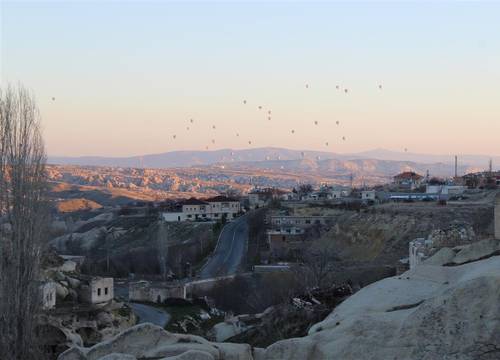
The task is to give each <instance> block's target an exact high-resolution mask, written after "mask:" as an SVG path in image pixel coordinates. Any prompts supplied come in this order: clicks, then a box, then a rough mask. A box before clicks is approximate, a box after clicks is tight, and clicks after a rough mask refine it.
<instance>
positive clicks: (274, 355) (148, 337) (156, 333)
mask: <svg viewBox="0 0 500 360" xmlns="http://www.w3.org/2000/svg"><path fill="white" fill-rule="evenodd" d="M495 246H496V245H494V243H493V242H484V243H482V244H479V243H478V244H474V247H471V246H468V247H461V248H459V249H454V250H452V252H453V254H454V255H453V256H454V257H453V259H455V260H454V261H464V262H465V264H463V265H454V266H439V265H428V264H422V265H419V266H417V267H416V268H415V269H413V270H410V271H408V272H406V273H404V274H402V275H401V276H396V277H392V278H387V279H384V280H382V281H379V282H376V283H373V284H371V285H369V286H367V287H365V288H363V289H361V290H360V291H359V292H357V293H356V294H354V295H353V296H351V297H350V298H348V299H347V300H346V301H344V302H343V303H342V304H341V305H339V306H338V307H337V308H336V309H335V310H334V311H333V313H332V314H330V315H329V316H328V317H327V318H326V319H325V320H324V321H322V322H320V323H318V324H316V325H314V326H313V327H312V328H311V329H310V331H309V335H308V336H306V337H304V338H296V339H288V340H283V341H280V342H277V343H275V344H273V345H271V346H269V347H268V348H267V349H251V348H250V346H248V345H241V344H223V343H210V342H208V341H207V340H205V339H203V338H200V337H197V336H190V335H175V334H171V333H168V332H166V331H165V330H163V329H161V328H159V327H156V326H153V325H151V324H143V325H139V326H135V327H133V328H131V329H129V330H126V331H125V332H123V333H122V334H120V335H118V336H117V337H115V338H113V339H112V340H110V341H108V342H104V343H101V344H98V345H96V346H94V347H92V348H88V349H81V348H77V349H71V350H68V351H67V352H65V353H63V354H62V355H61V356H60V358H59V360H97V359H99V358H102V357H104V356H106V355H108V354H112V353H124V354H128V355H132V356H135V357H136V358H143V359H148V358H150V359H151V358H155V359H161V358H164V360H168V359H182V360H193V359H196V360H212V359H214V360H279V359H287V360H323V359H324V360H330V359H332V360H335V359H341V360H350V359H352V360H359V359H363V360H414V359H419V360H475V359H498V358H500V305H499V304H500V303H499V301H500V256H495V255H494V254H495V252H496V250H495V249H496V247H495ZM486 249H489V250H488V251H487V250H486ZM491 251H493V253H492V252H491ZM488 252H490V253H489V255H488V254H486V253H488ZM459 254H461V255H460V257H458V258H457V256H458V255H459ZM485 254H486V255H485ZM450 255H451V253H450V252H447V253H444V252H443V253H442V254H441V255H440V256H442V258H444V259H446V264H448V258H449V257H450ZM490 255H491V256H490ZM478 256H479V258H480V259H482V260H477V261H473V259H476V258H478ZM457 259H458V260H457Z"/></svg>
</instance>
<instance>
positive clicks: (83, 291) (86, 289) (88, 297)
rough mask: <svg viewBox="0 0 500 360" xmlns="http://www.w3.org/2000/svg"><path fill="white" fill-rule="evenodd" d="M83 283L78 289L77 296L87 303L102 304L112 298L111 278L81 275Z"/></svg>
mask: <svg viewBox="0 0 500 360" xmlns="http://www.w3.org/2000/svg"><path fill="white" fill-rule="evenodd" d="M80 280H82V281H83V284H82V285H81V286H80V289H79V296H80V299H82V301H83V302H86V303H88V304H102V303H106V302H109V301H111V300H113V298H114V284H113V278H102V277H82V278H81V279H80Z"/></svg>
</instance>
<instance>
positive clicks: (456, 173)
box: [455, 155, 458, 179]
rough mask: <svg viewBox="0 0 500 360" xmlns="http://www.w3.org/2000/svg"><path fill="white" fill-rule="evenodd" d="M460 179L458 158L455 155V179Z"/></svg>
mask: <svg viewBox="0 0 500 360" xmlns="http://www.w3.org/2000/svg"><path fill="white" fill-rule="evenodd" d="M457 177H458V156H457V155H455V179H456V178H457Z"/></svg>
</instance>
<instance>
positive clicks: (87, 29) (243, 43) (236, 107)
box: [0, 0, 500, 156]
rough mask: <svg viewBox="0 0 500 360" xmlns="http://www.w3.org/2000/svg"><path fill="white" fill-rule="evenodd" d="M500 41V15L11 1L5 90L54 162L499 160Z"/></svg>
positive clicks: (1, 47) (0, 16)
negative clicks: (19, 95)
mask: <svg viewBox="0 0 500 360" xmlns="http://www.w3.org/2000/svg"><path fill="white" fill-rule="evenodd" d="M499 34H500V2H451V1H447V2H443V1H440V2H437V1H436V2H432V1H428V2H395V1H392V2H316V3H312V2H283V1H279V2H273V3H271V2H236V1H234V2H207V1H205V2H189V1H184V2H170V1H149V2H147V1H141V2H138V1H137V2H133V1H126V2H125V1H121V2H120V1H79V2H75V1H58V2H42V1H35V2H20V1H5V0H0V80H1V82H2V86H4V85H6V84H7V83H17V82H21V83H22V84H23V85H25V86H26V87H28V88H30V89H32V90H33V93H34V94H35V96H36V98H37V100H38V104H39V107H40V111H41V115H42V120H43V128H44V136H45V140H46V146H47V151H48V153H49V155H54V156H55V155H59V156H60V155H68V156H83V155H103V156H128V155H139V154H150V153H160V152H166V151H172V150H204V149H206V148H207V147H208V149H219V148H235V149H239V148H248V147H263V146H276V147H287V148H292V149H308V150H323V151H332V152H341V153H352V152H357V151H364V150H369V149H374V148H385V149H390V150H396V151H404V149H407V150H408V151H409V152H413V153H419V152H420V153H436V154H485V155H500V141H499V140H498V139H499V137H498V134H500V35H499ZM379 85H382V89H380V88H379ZM337 86H339V88H340V90H337ZM345 89H347V90H348V91H347V93H346V92H345ZM53 98H54V99H55V100H53ZM245 101H246V104H245V103H244V102H245ZM259 106H261V107H262V108H261V109H260V110H259ZM269 111H271V114H269V113H268V112H269ZM268 116H270V118H271V119H270V120H269V119H268ZM190 119H193V123H191V122H190ZM337 121H338V122H339V124H338V125H337ZM315 122H317V124H316V123H315ZM213 126H215V129H213ZM188 127H189V130H188V129H187V128H188ZM292 131H293V132H292ZM237 134H238V135H239V136H237ZM174 137H175V138H174ZM344 137H345V140H344V139H343V138H344Z"/></svg>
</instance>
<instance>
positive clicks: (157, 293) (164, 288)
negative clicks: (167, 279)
mask: <svg viewBox="0 0 500 360" xmlns="http://www.w3.org/2000/svg"><path fill="white" fill-rule="evenodd" d="M128 296H129V300H130V301H143V302H144V301H145V302H154V303H163V302H165V300H167V299H172V298H176V299H185V298H186V287H185V286H184V284H166V283H161V284H160V283H159V284H154V283H150V282H148V281H139V282H136V283H131V284H130V285H129V290H128Z"/></svg>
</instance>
